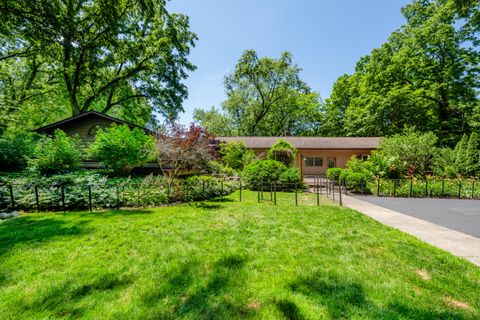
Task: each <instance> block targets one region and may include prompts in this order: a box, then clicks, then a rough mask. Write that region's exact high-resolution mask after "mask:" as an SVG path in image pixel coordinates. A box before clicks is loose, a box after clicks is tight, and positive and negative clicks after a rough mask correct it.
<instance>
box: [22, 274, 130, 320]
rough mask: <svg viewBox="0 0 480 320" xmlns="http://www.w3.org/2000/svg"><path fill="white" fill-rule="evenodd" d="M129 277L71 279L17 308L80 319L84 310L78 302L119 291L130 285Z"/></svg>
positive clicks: (107, 276) (112, 275)
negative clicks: (103, 293)
mask: <svg viewBox="0 0 480 320" xmlns="http://www.w3.org/2000/svg"><path fill="white" fill-rule="evenodd" d="M132 282H133V280H132V279H131V278H130V277H126V276H122V275H121V274H116V273H104V274H100V275H97V276H95V277H93V278H91V279H89V280H87V281H84V282H78V280H76V279H75V278H73V277H72V278H71V279H69V280H67V281H65V282H63V283H62V284H60V285H58V286H55V287H53V288H48V289H47V290H45V291H44V292H43V294H41V295H40V296H39V297H37V298H36V299H34V300H33V301H32V302H30V303H28V304H25V303H18V304H17V307H20V308H21V309H23V310H24V311H25V310H32V311H38V310H44V311H47V312H51V313H52V314H53V315H55V316H56V317H67V318H80V317H82V316H83V314H84V312H85V310H84V308H82V307H79V302H80V301H81V300H82V299H84V298H85V297H87V296H89V295H93V294H98V293H101V292H109V291H112V290H117V289H121V288H123V287H126V286H128V285H129V284H131V283H132Z"/></svg>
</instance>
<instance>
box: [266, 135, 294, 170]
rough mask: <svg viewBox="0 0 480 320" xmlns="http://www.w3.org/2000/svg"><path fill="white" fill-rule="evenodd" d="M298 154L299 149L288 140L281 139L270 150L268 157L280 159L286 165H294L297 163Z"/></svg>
mask: <svg viewBox="0 0 480 320" xmlns="http://www.w3.org/2000/svg"><path fill="white" fill-rule="evenodd" d="M296 155H297V149H296V148H295V147H294V146H293V145H292V144H291V143H289V142H288V141H285V140H284V139H280V140H278V141H277V142H275V143H274V144H273V145H272V146H271V147H270V149H269V150H268V153H267V159H268V160H276V161H280V162H281V163H283V164H284V165H285V166H287V167H292V166H293V165H294V164H295V157H296Z"/></svg>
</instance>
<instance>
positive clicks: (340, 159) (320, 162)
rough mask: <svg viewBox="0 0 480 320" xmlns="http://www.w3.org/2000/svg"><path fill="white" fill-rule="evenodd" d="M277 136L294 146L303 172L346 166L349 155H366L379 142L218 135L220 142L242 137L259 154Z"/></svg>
mask: <svg viewBox="0 0 480 320" xmlns="http://www.w3.org/2000/svg"><path fill="white" fill-rule="evenodd" d="M279 139H284V140H286V141H288V142H290V143H291V144H292V145H294V146H295V148H297V151H298V152H297V157H296V159H295V164H296V166H297V167H299V168H300V170H301V172H302V174H303V175H322V174H325V172H326V171H327V169H328V168H333V167H340V168H345V167H346V165H347V161H348V160H349V159H350V158H351V157H352V156H354V155H355V156H357V157H360V158H363V159H365V158H366V157H368V155H369V154H370V153H371V152H372V150H375V149H377V148H378V144H379V142H380V138H379V137H217V140H218V141H220V142H230V141H243V142H244V143H245V145H246V147H247V148H248V149H252V150H253V151H254V152H255V153H256V154H257V155H258V156H259V157H261V158H264V157H265V155H266V153H267V151H268V149H269V148H270V147H271V146H272V145H273V144H274V143H275V142H277V141H278V140H279Z"/></svg>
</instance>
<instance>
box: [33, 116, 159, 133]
mask: <svg viewBox="0 0 480 320" xmlns="http://www.w3.org/2000/svg"><path fill="white" fill-rule="evenodd" d="M91 116H94V117H100V118H104V119H107V120H109V121H112V122H115V123H117V124H125V125H127V126H129V127H130V128H140V129H143V130H145V131H150V130H148V129H147V128H144V127H141V126H138V125H136V124H133V123H130V122H127V121H123V120H121V119H118V118H114V117H111V116H108V115H106V114H104V113H101V112H97V111H93V110H91V111H87V112H84V113H80V114H77V115H76V116H73V117H70V118H67V119H63V120H60V121H57V122H54V123H51V124H49V125H46V126H44V127H41V128H38V129H36V130H35V131H36V132H39V133H42V132H45V131H49V130H54V129H57V128H60V127H61V126H63V125H66V124H68V123H70V122H74V121H76V120H78V119H82V118H86V117H91Z"/></svg>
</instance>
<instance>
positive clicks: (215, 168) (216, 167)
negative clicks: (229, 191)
mask: <svg viewBox="0 0 480 320" xmlns="http://www.w3.org/2000/svg"><path fill="white" fill-rule="evenodd" d="M208 167H209V172H211V173H213V174H222V175H227V176H230V177H233V176H235V174H236V172H235V170H234V169H232V168H230V167H228V166H226V165H224V164H222V163H220V162H218V161H209V162H208Z"/></svg>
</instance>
